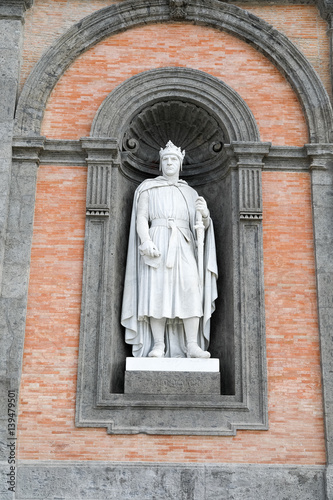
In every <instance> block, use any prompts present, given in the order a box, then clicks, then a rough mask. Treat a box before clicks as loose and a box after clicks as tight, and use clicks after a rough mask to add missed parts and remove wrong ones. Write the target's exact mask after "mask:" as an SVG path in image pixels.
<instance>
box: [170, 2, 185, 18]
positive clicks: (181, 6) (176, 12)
mask: <svg viewBox="0 0 333 500" xmlns="http://www.w3.org/2000/svg"><path fill="white" fill-rule="evenodd" d="M186 8H187V0H170V18H171V19H174V20H180V19H185V18H186Z"/></svg>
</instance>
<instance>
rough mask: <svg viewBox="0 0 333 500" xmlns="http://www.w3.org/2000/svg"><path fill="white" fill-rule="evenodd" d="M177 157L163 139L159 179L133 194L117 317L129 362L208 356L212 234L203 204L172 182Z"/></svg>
mask: <svg viewBox="0 0 333 500" xmlns="http://www.w3.org/2000/svg"><path fill="white" fill-rule="evenodd" d="M184 156H185V151H181V149H180V148H178V147H176V146H174V144H172V142H171V141H169V142H168V144H167V145H166V147H165V149H161V151H160V170H162V176H159V177H156V178H154V179H147V180H145V181H143V182H142V183H141V184H140V186H139V187H138V188H137V190H136V192H135V195H134V202H133V210H132V219H131V226H130V235H129V245H128V255H127V265H126V274H125V283H124V295H123V306H122V316H121V323H122V325H123V326H124V327H125V340H126V342H127V343H128V344H131V345H132V352H133V356H144V357H145V356H150V357H164V356H166V357H186V356H187V357H193V358H209V357H210V353H209V352H208V351H207V348H208V345H209V340H210V318H211V315H212V313H213V311H214V309H215V300H216V297H217V287H216V280H217V264H216V250H215V239H214V230H213V223H212V220H211V219H210V215H209V210H208V208H207V204H206V201H205V200H204V198H203V197H201V196H198V194H197V192H196V191H195V190H194V189H192V188H191V187H190V186H189V185H188V184H187V182H185V181H184V180H181V179H179V172H180V170H181V169H182V162H183V159H184Z"/></svg>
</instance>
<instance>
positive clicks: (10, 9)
mask: <svg viewBox="0 0 333 500" xmlns="http://www.w3.org/2000/svg"><path fill="white" fill-rule="evenodd" d="M33 3H34V0H0V19H12V20H18V21H22V22H23V21H24V13H25V11H26V10H28V9H30V8H31V7H32V5H33Z"/></svg>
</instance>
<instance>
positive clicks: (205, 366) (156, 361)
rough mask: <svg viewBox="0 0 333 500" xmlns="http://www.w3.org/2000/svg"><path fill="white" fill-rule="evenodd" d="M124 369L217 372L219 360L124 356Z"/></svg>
mask: <svg viewBox="0 0 333 500" xmlns="http://www.w3.org/2000/svg"><path fill="white" fill-rule="evenodd" d="M126 371H136V372H137V371H143V372H149V371H154V372H214V373H218V372H219V371H220V360H219V359H214V358H213V359H201V358H126Z"/></svg>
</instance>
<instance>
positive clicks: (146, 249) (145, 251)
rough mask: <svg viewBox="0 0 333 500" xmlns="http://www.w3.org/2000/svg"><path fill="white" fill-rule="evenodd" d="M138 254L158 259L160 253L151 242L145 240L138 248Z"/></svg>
mask: <svg viewBox="0 0 333 500" xmlns="http://www.w3.org/2000/svg"><path fill="white" fill-rule="evenodd" d="M139 250H140V254H141V255H147V257H159V256H160V255H161V252H160V251H159V250H158V248H157V247H156V245H155V243H154V242H153V241H152V240H147V241H145V242H144V243H142V245H140V246H139Z"/></svg>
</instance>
